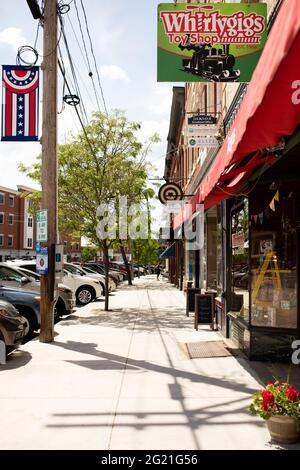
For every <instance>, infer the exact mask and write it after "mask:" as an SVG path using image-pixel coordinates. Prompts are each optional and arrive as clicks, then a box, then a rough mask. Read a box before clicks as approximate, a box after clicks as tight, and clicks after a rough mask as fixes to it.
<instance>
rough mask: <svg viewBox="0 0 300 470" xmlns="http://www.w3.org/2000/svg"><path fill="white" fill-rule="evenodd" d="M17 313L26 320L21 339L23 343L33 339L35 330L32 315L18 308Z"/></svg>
mask: <svg viewBox="0 0 300 470" xmlns="http://www.w3.org/2000/svg"><path fill="white" fill-rule="evenodd" d="M19 312H20V314H21V315H22V317H24V318H25V319H26V320H27V324H26V328H25V336H24V338H23V343H24V342H26V341H29V340H30V339H32V338H33V334H34V331H35V329H36V326H35V320H34V318H33V315H34V313H32V312H27V311H22V310H21V309H20V308H19Z"/></svg>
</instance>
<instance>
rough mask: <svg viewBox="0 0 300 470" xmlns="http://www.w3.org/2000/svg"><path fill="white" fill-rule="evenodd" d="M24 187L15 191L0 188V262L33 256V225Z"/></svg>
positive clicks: (27, 191) (34, 235)
mask: <svg viewBox="0 0 300 470" xmlns="http://www.w3.org/2000/svg"><path fill="white" fill-rule="evenodd" d="M31 191H33V190H32V189H31V188H28V187H26V186H18V188H17V190H14V189H10V188H6V187H3V186H0V260H1V261H5V260H7V259H14V258H20V257H31V256H34V255H35V249H34V247H35V237H36V234H35V223H34V219H33V216H32V214H31V212H30V208H31V205H30V200H29V199H26V194H29V193H30V192H31Z"/></svg>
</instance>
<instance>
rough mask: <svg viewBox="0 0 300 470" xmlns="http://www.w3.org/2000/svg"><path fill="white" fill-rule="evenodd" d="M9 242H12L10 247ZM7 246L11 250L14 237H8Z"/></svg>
mask: <svg viewBox="0 0 300 470" xmlns="http://www.w3.org/2000/svg"><path fill="white" fill-rule="evenodd" d="M9 240H12V244H11V245H10V244H9ZM7 246H8V247H9V248H13V246H14V236H13V235H8V243H7Z"/></svg>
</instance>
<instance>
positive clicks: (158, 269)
mask: <svg viewBox="0 0 300 470" xmlns="http://www.w3.org/2000/svg"><path fill="white" fill-rule="evenodd" d="M156 275H157V280H159V275H160V264H158V265H157V266H156Z"/></svg>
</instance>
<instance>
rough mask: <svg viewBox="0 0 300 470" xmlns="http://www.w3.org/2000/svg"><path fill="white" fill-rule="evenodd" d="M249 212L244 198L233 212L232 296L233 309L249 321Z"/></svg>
mask: <svg viewBox="0 0 300 470" xmlns="http://www.w3.org/2000/svg"><path fill="white" fill-rule="evenodd" d="M248 220H249V212H248V200H247V199H244V200H243V201H242V202H241V203H240V204H239V205H237V206H236V207H234V208H233V209H232V212H231V250H232V296H231V302H230V303H231V311H233V312H235V313H236V314H237V315H238V316H239V317H241V318H242V319H243V320H245V321H246V322H248V321H249V290H248V278H249V261H248V257H249V222H248Z"/></svg>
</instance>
